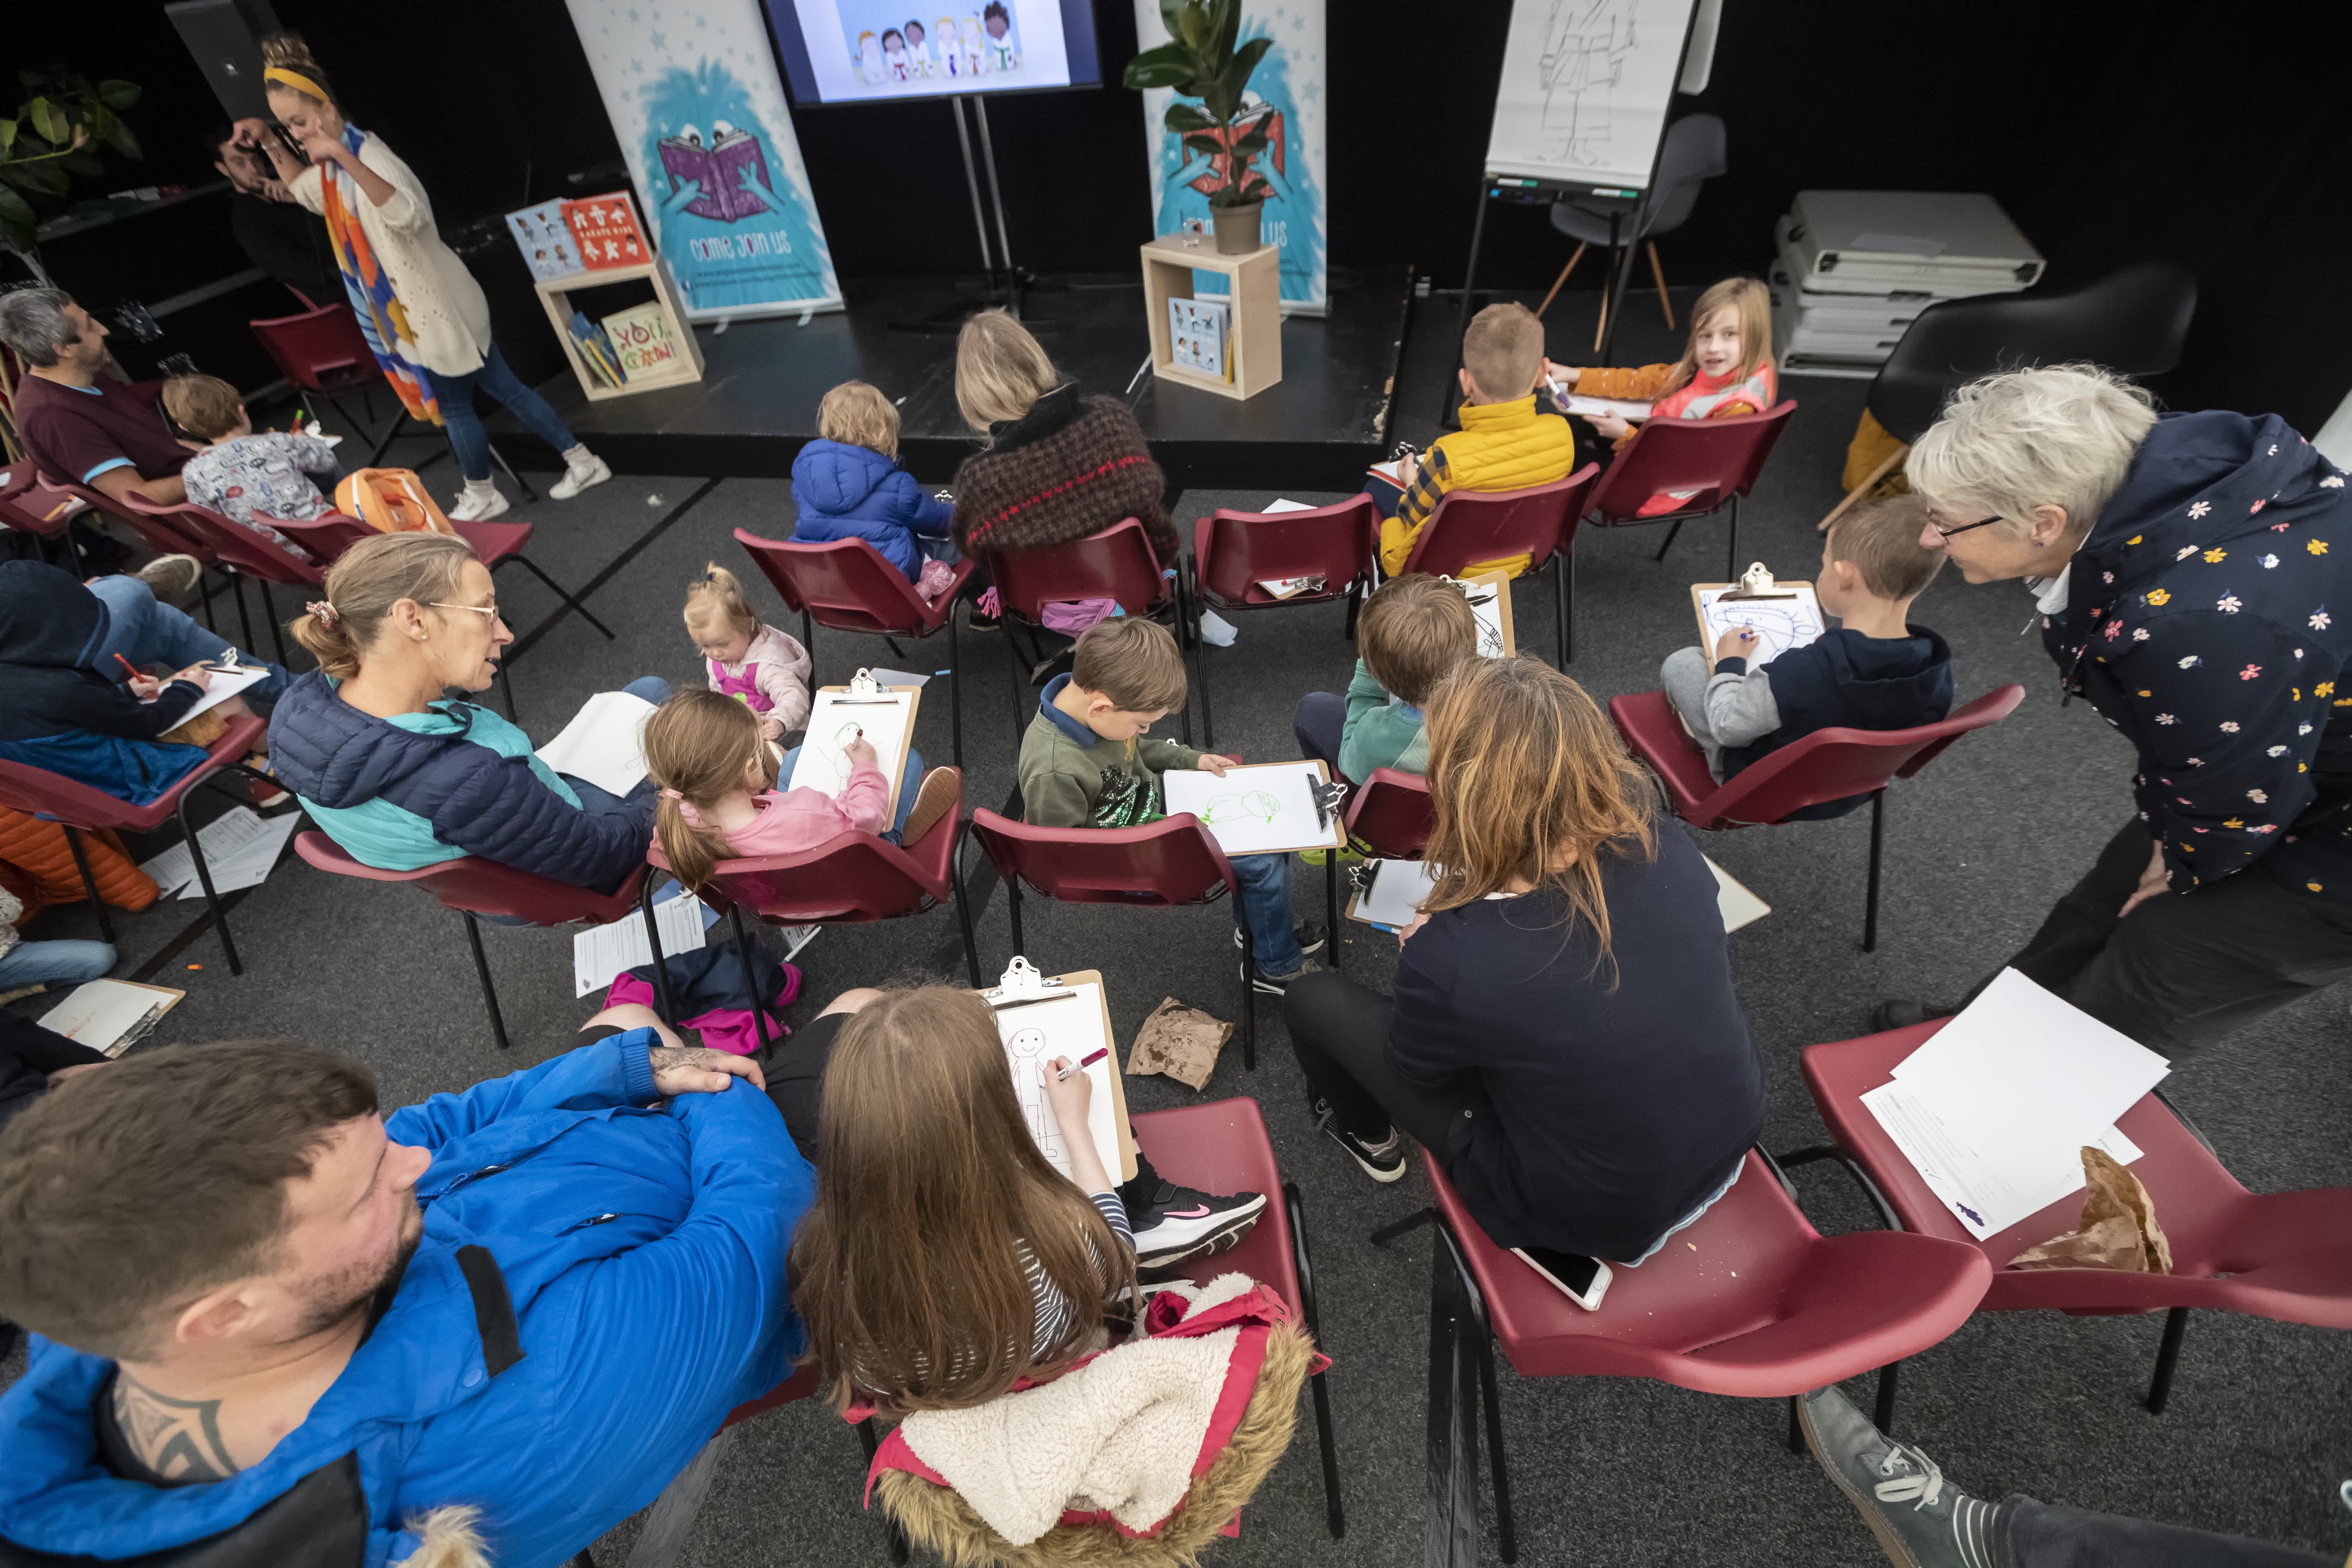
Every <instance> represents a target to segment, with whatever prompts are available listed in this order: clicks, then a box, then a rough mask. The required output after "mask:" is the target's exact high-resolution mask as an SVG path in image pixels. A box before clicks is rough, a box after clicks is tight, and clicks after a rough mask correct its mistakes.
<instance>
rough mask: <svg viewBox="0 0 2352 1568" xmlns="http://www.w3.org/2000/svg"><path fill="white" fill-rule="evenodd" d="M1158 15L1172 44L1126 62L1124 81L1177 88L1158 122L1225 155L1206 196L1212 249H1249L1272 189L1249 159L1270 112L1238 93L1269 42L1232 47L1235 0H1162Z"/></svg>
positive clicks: (1237, 14) (1204, 149)
mask: <svg viewBox="0 0 2352 1568" xmlns="http://www.w3.org/2000/svg"><path fill="white" fill-rule="evenodd" d="M1160 20H1161V21H1162V22H1163V23H1165V24H1166V25H1167V27H1168V37H1169V39H1170V41H1169V42H1167V43H1165V44H1162V45H1160V47H1158V48H1156V49H1146V50H1145V51H1144V52H1143V53H1141V54H1139V55H1138V56H1136V57H1135V58H1133V59H1131V60H1129V62H1128V64H1127V72H1126V82H1127V85H1128V86H1129V87H1130V88H1133V89H1137V90H1139V91H1142V90H1147V89H1151V88H1161V87H1164V88H1171V89H1174V90H1175V92H1176V95H1177V98H1176V101H1175V102H1173V103H1171V104H1170V105H1169V106H1168V112H1167V114H1166V116H1165V117H1164V121H1163V122H1164V123H1165V124H1166V125H1167V127H1168V129H1169V131H1170V132H1173V133H1174V134H1175V135H1176V136H1178V137H1180V138H1181V139H1182V141H1183V143H1184V145H1185V146H1186V147H1189V148H1191V149H1192V151H1194V152H1196V153H1204V154H1206V155H1207V156H1209V157H1210V158H1213V159H1220V158H1221V159H1223V160H1224V165H1225V167H1224V173H1225V183H1224V184H1223V185H1222V186H1220V187H1219V188H1218V189H1217V190H1215V191H1213V192H1212V193H1210V195H1209V216H1211V217H1213V219H1215V220H1216V226H1217V249H1218V250H1219V251H1220V252H1221V253H1222V254H1224V255H1227V256H1238V255H1241V254H1244V253H1245V252H1248V251H1252V250H1255V249H1256V248H1257V247H1258V244H1259V239H1258V233H1259V227H1258V219H1259V216H1260V215H1261V214H1262V213H1263V212H1264V211H1265V203H1266V199H1267V198H1268V197H1270V196H1272V195H1274V187H1273V186H1271V185H1269V184H1267V183H1266V180H1265V175H1263V174H1259V173H1258V172H1257V171H1256V170H1255V169H1254V168H1252V167H1251V166H1250V164H1251V161H1252V160H1253V159H1255V157H1256V156H1257V155H1258V154H1259V153H1263V152H1265V147H1266V134H1265V132H1266V121H1267V117H1268V116H1267V112H1266V111H1265V110H1264V109H1263V108H1262V107H1261V108H1260V109H1258V110H1249V111H1244V109H1243V107H1242V92H1243V89H1245V88H1246V87H1248V85H1249V79H1250V73H1251V72H1252V71H1255V69H1257V63H1258V61H1260V60H1261V59H1264V58H1265V52H1266V50H1268V49H1270V48H1272V47H1274V40H1273V39H1272V38H1252V39H1251V40H1250V41H1249V42H1247V43H1245V44H1241V45H1239V46H1238V47H1236V45H1235V43H1234V40H1235V38H1236V37H1238V36H1239V34H1240V32H1241V26H1242V4H1241V0H1160ZM1187 100H1192V101H1187Z"/></svg>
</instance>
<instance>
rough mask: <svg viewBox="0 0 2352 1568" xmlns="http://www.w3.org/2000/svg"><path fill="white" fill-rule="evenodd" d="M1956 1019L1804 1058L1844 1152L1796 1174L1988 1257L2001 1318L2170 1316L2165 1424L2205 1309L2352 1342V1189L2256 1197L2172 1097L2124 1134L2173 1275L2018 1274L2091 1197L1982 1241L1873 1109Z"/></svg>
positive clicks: (2125, 1125) (1812, 1050) (2160, 1359)
mask: <svg viewBox="0 0 2352 1568" xmlns="http://www.w3.org/2000/svg"><path fill="white" fill-rule="evenodd" d="M1948 1022H1950V1020H1949V1019H1945V1018H1938V1019H1937V1020H1935V1021H1934V1022H1932V1023H1927V1024H1921V1025H1917V1026H1914V1027H1912V1028H1908V1029H1896V1030H1893V1031H1891V1032H1890V1033H1887V1034H1883V1035H1866V1036H1864V1037H1862V1038H1860V1039H1853V1040H1841V1041H1839V1042H1837V1043H1836V1044H1834V1045H1824V1046H1813V1047H1808V1048H1807V1050H1806V1051H1805V1055H1804V1065H1805V1087H1806V1088H1807V1089H1809V1090H1811V1093H1812V1097H1813V1104H1814V1106H1815V1108H1816V1109H1818V1110H1820V1111H1821V1113H1822V1121H1823V1122H1824V1123H1825V1124H1826V1125H1827V1126H1828V1128H1829V1130H1830V1136H1831V1138H1832V1140H1834V1142H1832V1143H1831V1144H1828V1145H1824V1146H1822V1147H1819V1148H1812V1149H1801V1150H1799V1151H1797V1152H1795V1153H1793V1154H1790V1155H1789V1156H1787V1157H1786V1158H1785V1159H1784V1160H1783V1161H1782V1162H1781V1163H1783V1164H1784V1165H1802V1164H1809V1163H1811V1162H1813V1161H1815V1160H1835V1161H1836V1162H1837V1163H1840V1164H1841V1165H1843V1166H1844V1167H1845V1169H1846V1171H1847V1173H1849V1174H1851V1175H1852V1176H1853V1178H1854V1180H1855V1181H1856V1182H1857V1183H1858V1184H1860V1185H1861V1186H1862V1188H1863V1190H1864V1192H1865V1193H1866V1194H1869V1196H1870V1199H1871V1201H1872V1202H1873V1203H1874V1204H1875V1205H1877V1208H1878V1212H1879V1215H1880V1217H1881V1219H1883V1220H1884V1221H1885V1224H1886V1225H1887V1226H1888V1227H1889V1228H1890V1229H1894V1230H1903V1231H1909V1232H1912V1233H1914V1234H1916V1235H1920V1236H1927V1237H1938V1238H1940V1239H1943V1240H1946V1241H1949V1242H1955V1243H1958V1244H1959V1245H1961V1246H1964V1247H1973V1248H1975V1249H1976V1250H1977V1251H1978V1252H1979V1253H1981V1254H1982V1255H1983V1256H1984V1258H1985V1259H1986V1262H1987V1265H1988V1266H1989V1267H1990V1268H1991V1269H1992V1279H1991V1288H1990V1289H1989V1290H1988V1291H1987V1292H1986V1295H1985V1299H1984V1307H1985V1310H1988V1311H1993V1312H2013V1311H2021V1310H2027V1309H2030V1308H2037V1307H2046V1308H2054V1309H2056V1310H2059V1311H2062V1312H2067V1313H2072V1314H2074V1315H2075V1316H2089V1317H2100V1316H2109V1315H2115V1314H2121V1313H2126V1312H2158V1311H2161V1312H2164V1313H2165V1314H2166V1318H2165V1324H2164V1337H2163V1341H2162V1343H2161V1344H2160V1346H2159V1347H2158V1352H2157V1361H2156V1373H2155V1376H2154V1377H2153V1378H2152V1379H2151V1380H2150V1382H2149V1384H2148V1392H2147V1407H2148V1409H2149V1410H2151V1411H2154V1412H2156V1413H2158V1414H2159V1415H2160V1414H2162V1412H2163V1410H2164V1405H2165V1401H2166V1399H2167V1397H2168V1395H2169V1394H2170V1393H2171V1388H2172V1372H2173V1366H2174V1364H2175V1363H2177V1362H2178V1361H2179V1355H2180V1336H2181V1333H2182V1331H2184V1330H2185V1329H2186V1328H2187V1326H2188V1321H2189V1309H2190V1308H2192V1307H2204V1308H2208V1309H2210V1310H2214V1311H2221V1312H2243V1313H2246V1314H2247V1315H2249V1316H2252V1317H2257V1318H2271V1319H2274V1320H2276V1321H2279V1322H2283V1323H2308V1324H2310V1325H2312V1326H2313V1327H2315V1328H2323V1329H2352V1187H2319V1188H2314V1189H2312V1190H2310V1191H2306V1192H2299V1193H2264V1194H2254V1193H2250V1192H2248V1191H2246V1189H2245V1188H2244V1187H2242V1186H2241V1185H2240V1184H2238V1180H2237V1178H2236V1177H2234V1176H2232V1175H2231V1174H2230V1173H2229V1171H2228V1170H2227V1169H2225V1168H2224V1167H2223V1166H2222V1164H2221V1161H2220V1160H2219V1159H2218V1158H2217V1157H2216V1156H2215V1155H2214V1152H2213V1148H2212V1145H2210V1143H2207V1142H2205V1140H2204V1138H2203V1136H2202V1135H2201V1134H2200V1133H2199V1132H2198V1131H2197V1130H2196V1129H2195V1128H2194V1127H2191V1126H2190V1125H2189V1123H2188V1122H2187V1121H2184V1120H2183V1119H2182V1118H2181V1116H2180V1114H2179V1112H2178V1111H2176V1110H2173V1109H2172V1107H2171V1105H2170V1104H2168V1102H2167V1101H2166V1100H2165V1099H2164V1097H2163V1095H2161V1094H2158V1093H2150V1094H2147V1095H2143V1096H2142V1097H2141V1098H2140V1100H2139V1102H2138V1103H2137V1104H2136V1105H2134V1106H2133V1107H2132V1108H2131V1109H2130V1110H2126V1111H2125V1112H2124V1113H2123V1115H2122V1116H2120V1117H2118V1118H2117V1119H2116V1127H2117V1128H2118V1129H2119V1130H2121V1131H2122V1132H2123V1134H2124V1136H2125V1137H2126V1138H2128V1139H2130V1140H2131V1141H2132V1142H2134V1143H2137V1145H2139V1147H2140V1149H2141V1150H2142V1156H2141V1158H2140V1159H2139V1160H2137V1162H2135V1163H2133V1165H2132V1167H2131V1172H2132V1174H2133V1175H2135V1176H2137V1177H2138V1178H2139V1181H2140V1184H2141V1185H2143V1186H2145V1187H2146V1188H2147V1192H2148V1196H2149V1197H2150V1198H2151V1199H2153V1200H2154V1202H2155V1205H2156V1213H2157V1216H2158V1219H2159V1220H2160V1221H2161V1222H2162V1223H2163V1226H2164V1234H2165V1236H2166V1237H2167V1238H2168V1239H2169V1240H2170V1242H2171V1244H2172V1272H2171V1273H2169V1274H2126V1273H2124V1272H2122V1271H2121V1270H2118V1269H2111V1268H2032V1269H2016V1268H2008V1267H2006V1265H2007V1264H2008V1261H2009V1259H2011V1258H2014V1257H2016V1256H2017V1255H2018V1254H2019V1253H2021V1252H2022V1251H2024V1250H2025V1249H2026V1248H2027V1247H2033V1246H2036V1245H2038V1244H2040V1243H2042V1242H2044V1241H2047V1240H2049V1239H2050V1238H2051V1237H2053V1236H2058V1235H2062V1234H2063V1233H2064V1232H2066V1231H2070V1230H2072V1229H2074V1226H2075V1224H2076V1221H2077V1220H2078V1219H2079V1218H2080V1216H2081V1211H2082V1194H2079V1193H2077V1194H2074V1195H2072V1196H2069V1197H2066V1198H2063V1199H2061V1200H2060V1201H2059V1202H2057V1203H2054V1204H2052V1205H2050V1206H2049V1207H2048V1208H2045V1209H2043V1210H2042V1211H2041V1212H2040V1213H2039V1214H2036V1215H2032V1216H2030V1217H2029V1218H2026V1219H2024V1220H2021V1221H2020V1222H2019V1223H2018V1224H2016V1225H2014V1226H2011V1227H2010V1228H2009V1229H2007V1230H2005V1231H2003V1232H2001V1233H2000V1235H1998V1236H1994V1237H1988V1238H1987V1239H1985V1240H1983V1241H1978V1240H1976V1239H1974V1238H1973V1237H1970V1236H1969V1233H1968V1230H1967V1227H1965V1226H1962V1225H1961V1224H1960V1222H1959V1220H1958V1218H1957V1217H1955V1216H1954V1215H1952V1214H1951V1212H1950V1211H1949V1210H1948V1209H1947V1208H1946V1207H1945V1206H1944V1205H1943V1203H1942V1201H1941V1200H1939V1199H1938V1198H1937V1196H1936V1194H1935V1193H1934V1192H1933V1191H1931V1190H1930V1189H1929V1188H1928V1186H1927V1183H1926V1182H1925V1181H1923V1180H1921V1179H1920V1176H1919V1173H1918V1171H1917V1170H1916V1168H1915V1167H1914V1166H1913V1165H1912V1163H1911V1162H1910V1161H1909V1160H1908V1159H1906V1157H1905V1156H1904V1154H1903V1152H1902V1151H1901V1150H1900V1149H1898V1148H1896V1147H1895V1142H1894V1140H1892V1139H1890V1138H1889V1137H1887V1135H1886V1132H1885V1129H1884V1128H1882V1127H1880V1126H1879V1125H1878V1119H1877V1118H1876V1117H1874V1116H1873V1115H1872V1114H1871V1113H1870V1112H1869V1110H1867V1109H1865V1108H1864V1105H1863V1103H1862V1097H1863V1095H1864V1093H1866V1092H1867V1091H1869V1090H1871V1089H1876V1088H1877V1087H1879V1086H1880V1085H1881V1084H1884V1083H1886V1082H1888V1081H1890V1080H1891V1079H1892V1078H1893V1076H1894V1068H1895V1064H1896V1063H1897V1062H1900V1061H1902V1060H1903V1058H1906V1057H1907V1056H1909V1055H1910V1054H1911V1053H1912V1052H1913V1051H1915V1050H1916V1049H1918V1048H1919V1047H1920V1046H1921V1045H1922V1044H1923V1043H1924V1042H1926V1040H1927V1038H1928V1037H1929V1036H1931V1035H1933V1034H1935V1032H1936V1031H1937V1030H1938V1029H1940V1028H1942V1027H1943V1026H1945V1025H1946V1024H1947V1023H1948Z"/></svg>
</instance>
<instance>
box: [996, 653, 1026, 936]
mask: <svg viewBox="0 0 2352 1568" xmlns="http://www.w3.org/2000/svg"><path fill="white" fill-rule="evenodd" d="M998 629H999V630H1001V631H1003V634H1004V668H1005V669H1006V670H1007V671H1008V672H1009V673H1010V674H1011V675H1012V677H1013V686H1012V697H1013V755H1014V756H1016V757H1018V756H1019V755H1020V753H1021V732H1022V731H1023V730H1024V729H1026V728H1027V727H1028V723H1029V715H1028V712H1027V711H1026V710H1024V708H1023V706H1022V703H1021V694H1022V693H1023V692H1024V691H1025V690H1027V689H1028V688H1029V672H1028V671H1027V670H1026V669H1024V668H1022V667H1021V650H1020V649H1019V648H1016V647H1013V623H1012V621H1011V620H1010V619H1006V620H1004V621H1002V622H1000V623H999V627H998ZM1013 950H1014V951H1015V952H1018V951H1020V944H1019V943H1018V942H1015V943H1014V944H1013Z"/></svg>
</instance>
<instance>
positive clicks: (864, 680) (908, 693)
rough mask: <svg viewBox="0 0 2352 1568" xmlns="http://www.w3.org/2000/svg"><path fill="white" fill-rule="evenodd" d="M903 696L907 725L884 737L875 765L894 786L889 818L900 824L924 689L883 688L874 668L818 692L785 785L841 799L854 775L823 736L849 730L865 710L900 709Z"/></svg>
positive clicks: (875, 751)
mask: <svg viewBox="0 0 2352 1568" xmlns="http://www.w3.org/2000/svg"><path fill="white" fill-rule="evenodd" d="M901 698H903V699H905V702H904V710H905V712H906V716H907V717H906V723H905V725H904V727H903V728H902V729H900V730H899V731H898V734H897V735H896V736H888V735H886V736H885V737H884V740H885V741H886V742H888V743H887V744H877V746H876V747H875V748H874V761H875V763H876V764H877V766H879V767H880V768H881V770H882V776H883V777H884V778H885V779H887V781H889V786H890V799H889V804H888V805H887V807H886V808H885V812H884V816H885V819H886V821H888V822H896V821H897V820H898V792H899V787H900V785H901V784H904V782H905V780H906V775H907V752H908V751H909V750H910V749H911V748H912V747H913V745H914V743H915V718H916V714H917V711H918V710H919V709H920V708H921V706H922V700H923V689H922V688H921V687H919V686H883V685H879V684H877V682H876V680H875V679H874V676H873V673H872V672H871V671H869V670H864V669H861V670H859V671H858V672H857V673H856V675H855V676H853V677H851V678H850V679H849V682H848V684H847V685H845V686H820V687H818V688H817V689H816V690H815V692H814V694H813V697H812V700H811V702H810V704H809V718H808V730H807V733H806V735H805V737H804V738H803V740H802V742H801V754H800V760H799V761H798V762H796V763H793V776H792V777H791V778H789V779H786V780H784V781H782V787H783V788H785V789H814V790H821V791H823V792H824V794H826V795H833V796H835V797H836V798H837V797H838V796H839V795H840V794H841V791H842V787H843V786H844V785H845V784H847V783H848V782H849V774H848V772H847V770H846V769H845V768H844V767H842V766H841V762H840V751H839V748H838V746H837V745H836V744H835V741H834V740H825V741H820V740H819V739H818V736H819V735H820V734H821V733H828V732H837V731H841V730H843V729H845V728H846V727H847V726H848V725H849V724H851V723H852V722H853V721H855V720H856V717H857V716H858V714H859V713H860V712H861V710H866V711H870V710H872V709H874V708H877V707H882V706H886V705H887V706H889V707H891V708H893V709H894V710H895V709H896V708H898V706H899V704H898V699H901ZM835 715H838V716H839V717H838V718H835V717H834V716H835ZM861 727H862V726H861ZM836 738H837V734H836Z"/></svg>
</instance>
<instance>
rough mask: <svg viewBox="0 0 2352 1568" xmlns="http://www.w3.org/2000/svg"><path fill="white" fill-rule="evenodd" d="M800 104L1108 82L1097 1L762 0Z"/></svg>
mask: <svg viewBox="0 0 2352 1568" xmlns="http://www.w3.org/2000/svg"><path fill="white" fill-rule="evenodd" d="M762 3H763V5H764V6H765V8H766V12H767V17H768V36H769V37H771V38H772V40H773V41H774V43H775V46H776V58H777V59H778V61H779V62H781V63H782V66H783V68H784V82H785V85H786V86H787V87H788V88H789V89H790V90H791V93H792V99H793V106H794V107H795V108H802V109H807V108H814V107H815V106H817V105H820V104H837V103H887V102H891V101H893V100H898V99H908V98H944V97H950V96H952V95H955V94H958V93H967V92H989V93H998V92H1035V91H1039V90H1041V89H1063V88H1074V87H1099V86H1101V85H1102V61H1101V58H1100V57H1099V56H1098V55H1097V52H1096V48H1095V17H1094V6H1093V0H762Z"/></svg>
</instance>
